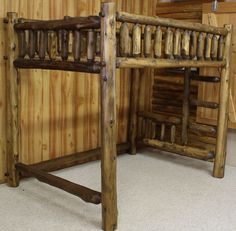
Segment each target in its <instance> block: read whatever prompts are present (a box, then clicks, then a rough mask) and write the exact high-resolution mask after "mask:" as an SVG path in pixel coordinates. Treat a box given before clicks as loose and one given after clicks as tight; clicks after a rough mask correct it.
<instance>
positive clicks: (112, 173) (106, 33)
mask: <svg viewBox="0 0 236 231" xmlns="http://www.w3.org/2000/svg"><path fill="white" fill-rule="evenodd" d="M101 63H102V70H101V133H102V134H101V144H102V155H101V162H102V163H101V167H102V219H103V229H104V230H105V231H113V230H115V229H116V228H117V213H118V211H117V187H116V157H117V152H116V126H117V125H116V100H115V90H116V87H115V85H116V84H115V83H116V79H115V71H116V7H115V3H102V6H101Z"/></svg>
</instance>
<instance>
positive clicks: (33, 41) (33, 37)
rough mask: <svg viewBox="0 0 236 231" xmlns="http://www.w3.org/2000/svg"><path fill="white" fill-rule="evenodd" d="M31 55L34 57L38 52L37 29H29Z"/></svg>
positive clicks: (29, 50) (31, 57)
mask: <svg viewBox="0 0 236 231" xmlns="http://www.w3.org/2000/svg"><path fill="white" fill-rule="evenodd" d="M28 52H29V57H30V59H33V58H34V57H35V52H36V31H34V30H29V49H28Z"/></svg>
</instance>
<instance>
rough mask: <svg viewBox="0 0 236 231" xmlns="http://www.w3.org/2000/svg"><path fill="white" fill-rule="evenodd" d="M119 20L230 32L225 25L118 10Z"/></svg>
mask: <svg viewBox="0 0 236 231" xmlns="http://www.w3.org/2000/svg"><path fill="white" fill-rule="evenodd" d="M117 20H118V21H120V22H130V23H139V24H144V25H152V26H164V27H175V28H179V29H184V30H193V31H199V32H206V33H211V34H217V35H226V34H227V33H228V32H227V30H226V29H225V28H223V27H214V26H208V25H204V24H201V23H191V22H183V21H181V20H175V19H166V18H160V17H149V16H143V15H137V14H130V13H126V12H117Z"/></svg>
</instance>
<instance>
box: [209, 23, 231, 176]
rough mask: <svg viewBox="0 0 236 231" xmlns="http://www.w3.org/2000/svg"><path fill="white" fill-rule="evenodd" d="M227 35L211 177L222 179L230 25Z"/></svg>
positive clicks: (226, 124)
mask: <svg viewBox="0 0 236 231" xmlns="http://www.w3.org/2000/svg"><path fill="white" fill-rule="evenodd" d="M225 28H226V29H227V30H228V35H227V37H226V42H225V54H224V60H226V66H225V67H224V68H223V69H222V71H221V83H220V102H219V113H218V130H217V140H216V155H215V161H214V170H213V176H214V177H217V178H223V177H224V172H225V159H226V146H227V130H228V119H229V115H228V114H229V86H230V85H229V76H230V56H231V37H232V25H226V26H225Z"/></svg>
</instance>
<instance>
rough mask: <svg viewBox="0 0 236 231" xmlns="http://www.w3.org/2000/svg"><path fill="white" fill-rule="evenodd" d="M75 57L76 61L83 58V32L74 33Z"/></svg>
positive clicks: (76, 31)
mask: <svg viewBox="0 0 236 231" xmlns="http://www.w3.org/2000/svg"><path fill="white" fill-rule="evenodd" d="M73 56H74V60H75V61H80V58H81V32H80V31H79V30H75V31H74V41H73Z"/></svg>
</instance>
